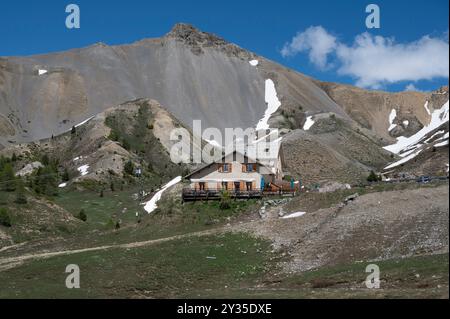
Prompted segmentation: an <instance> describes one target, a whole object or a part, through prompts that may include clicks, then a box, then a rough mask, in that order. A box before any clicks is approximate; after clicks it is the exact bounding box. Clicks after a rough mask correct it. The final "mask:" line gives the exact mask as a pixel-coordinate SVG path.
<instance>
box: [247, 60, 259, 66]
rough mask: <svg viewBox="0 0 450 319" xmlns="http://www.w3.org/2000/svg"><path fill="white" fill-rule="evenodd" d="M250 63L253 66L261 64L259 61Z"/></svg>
mask: <svg viewBox="0 0 450 319" xmlns="http://www.w3.org/2000/svg"><path fill="white" fill-rule="evenodd" d="M249 63H250V65H251V66H257V65H258V64H259V61H258V60H251V61H250V62H249Z"/></svg>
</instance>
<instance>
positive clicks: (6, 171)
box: [0, 163, 16, 192]
mask: <svg viewBox="0 0 450 319" xmlns="http://www.w3.org/2000/svg"><path fill="white" fill-rule="evenodd" d="M0 183H1V189H2V190H3V191H6V192H14V191H15V190H16V176H15V175H14V170H13V168H12V166H11V164H10V163H5V164H4V165H3V168H2V170H1V172H0Z"/></svg>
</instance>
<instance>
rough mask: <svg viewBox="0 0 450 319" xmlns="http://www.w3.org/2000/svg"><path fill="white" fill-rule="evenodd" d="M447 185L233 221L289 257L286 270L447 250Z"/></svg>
mask: <svg viewBox="0 0 450 319" xmlns="http://www.w3.org/2000/svg"><path fill="white" fill-rule="evenodd" d="M448 192H449V188H448V185H446V186H442V187H438V188H430V189H413V190H401V191H391V192H381V193H372V194H367V195H364V196H360V197H358V198H356V199H355V200H354V201H353V202H350V203H349V204H348V205H345V206H343V207H342V206H341V207H340V206H336V207H332V208H328V209H320V210H318V211H315V212H309V213H307V214H305V215H303V216H301V217H298V218H291V219H265V220H260V221H257V222H254V223H246V224H241V225H237V226H236V227H235V228H234V229H235V230H237V231H248V232H251V233H253V234H255V235H257V236H261V237H265V238H268V239H270V240H272V242H273V246H274V249H283V250H285V251H287V252H288V254H289V255H290V257H291V258H289V260H288V261H287V262H284V263H283V268H284V269H285V271H287V272H299V271H305V270H308V269H314V268H317V267H322V266H325V265H336V264H341V263H351V262H357V261H367V260H380V259H390V258H398V257H406V256H414V255H426V254H434V253H445V252H448V247H449V237H448V234H449V200H448Z"/></svg>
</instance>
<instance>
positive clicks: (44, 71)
mask: <svg viewBox="0 0 450 319" xmlns="http://www.w3.org/2000/svg"><path fill="white" fill-rule="evenodd" d="M46 73H48V71H47V70H44V69H39V70H38V74H39V76H41V75H44V74H46Z"/></svg>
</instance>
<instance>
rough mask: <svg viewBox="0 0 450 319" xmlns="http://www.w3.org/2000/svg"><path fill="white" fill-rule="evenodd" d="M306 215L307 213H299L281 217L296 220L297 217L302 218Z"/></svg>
mask: <svg viewBox="0 0 450 319" xmlns="http://www.w3.org/2000/svg"><path fill="white" fill-rule="evenodd" d="M305 214H306V213H305V212H297V213H292V214H289V215H286V216H283V217H281V218H283V219H288V218H296V217H301V216H303V215H305Z"/></svg>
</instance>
